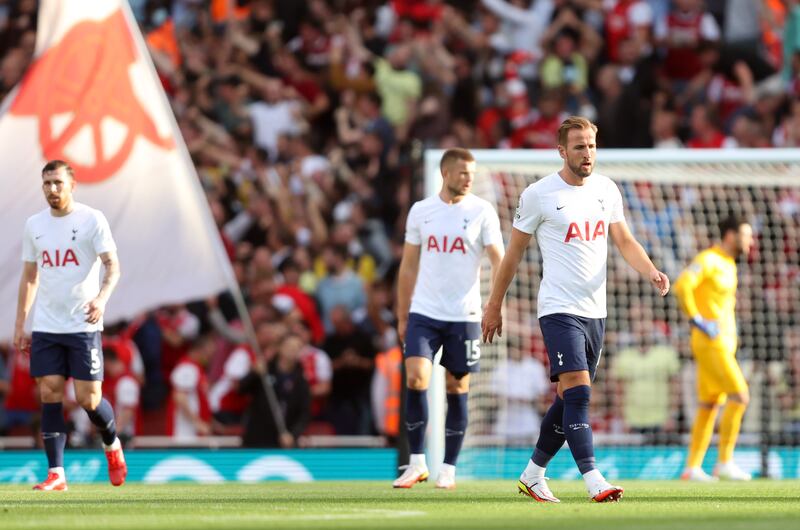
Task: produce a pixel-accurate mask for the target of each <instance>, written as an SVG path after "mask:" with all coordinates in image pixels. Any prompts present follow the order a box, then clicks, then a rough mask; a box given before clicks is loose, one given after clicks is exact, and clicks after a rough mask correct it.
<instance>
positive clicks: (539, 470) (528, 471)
mask: <svg viewBox="0 0 800 530" xmlns="http://www.w3.org/2000/svg"><path fill="white" fill-rule="evenodd" d="M546 469H547V468H544V467H542V466H539V465H536V464H534V463H533V460H528V466H527V467H526V468H525V471H523V472H522V476H521V477H520V478H522V479H523V482H524V479H532V478H542V477H543V476H544V472H545V470H546Z"/></svg>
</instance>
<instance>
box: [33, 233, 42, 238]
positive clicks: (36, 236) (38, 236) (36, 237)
mask: <svg viewBox="0 0 800 530" xmlns="http://www.w3.org/2000/svg"><path fill="white" fill-rule="evenodd" d="M43 236H44V234H42V235H41V236H35V237H34V238H33V239H39V238H40V237H43Z"/></svg>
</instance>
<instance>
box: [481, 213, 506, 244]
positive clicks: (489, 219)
mask: <svg viewBox="0 0 800 530" xmlns="http://www.w3.org/2000/svg"><path fill="white" fill-rule="evenodd" d="M481 240H482V241H483V246H484V247H488V246H489V245H500V246H502V245H503V233H502V232H501V231H500V218H499V217H497V212H496V211H495V210H494V208H492V207H491V206H489V205H487V206H486V213H485V215H484V216H483V226H481Z"/></svg>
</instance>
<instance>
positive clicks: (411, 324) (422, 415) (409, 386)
mask: <svg viewBox="0 0 800 530" xmlns="http://www.w3.org/2000/svg"><path fill="white" fill-rule="evenodd" d="M440 337H441V325H440V324H439V323H437V321H435V320H433V319H431V318H427V317H424V316H421V315H418V314H415V313H411V314H410V315H409V317H408V327H407V328H406V337H405V347H404V350H403V354H404V357H405V367H406V402H405V413H406V433H407V437H408V445H409V450H410V453H411V454H410V459H409V463H408V466H407V467H406V469H405V471H404V472H403V474H402V475H400V477H398V479H397V480H395V481H394V483H393V484H392V486H393V487H395V488H410V487H412V486H413V485H414V484H416V483H417V482H424V481H426V480H428V474H429V473H428V465H427V463H426V462H425V430H426V428H427V426H428V385H429V384H430V379H431V371H432V370H433V363H432V361H433V356H434V354H435V353H436V352H437V351H438V350H439V348H440V347H441V345H442V340H441V338H440Z"/></svg>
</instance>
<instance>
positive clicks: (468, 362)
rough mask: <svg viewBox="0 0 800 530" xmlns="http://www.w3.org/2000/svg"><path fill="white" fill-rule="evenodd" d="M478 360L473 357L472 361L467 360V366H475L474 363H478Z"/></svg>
mask: <svg viewBox="0 0 800 530" xmlns="http://www.w3.org/2000/svg"><path fill="white" fill-rule="evenodd" d="M479 361H480V359H475V360H474V361H467V366H475V365H476V364H478V362H479Z"/></svg>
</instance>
